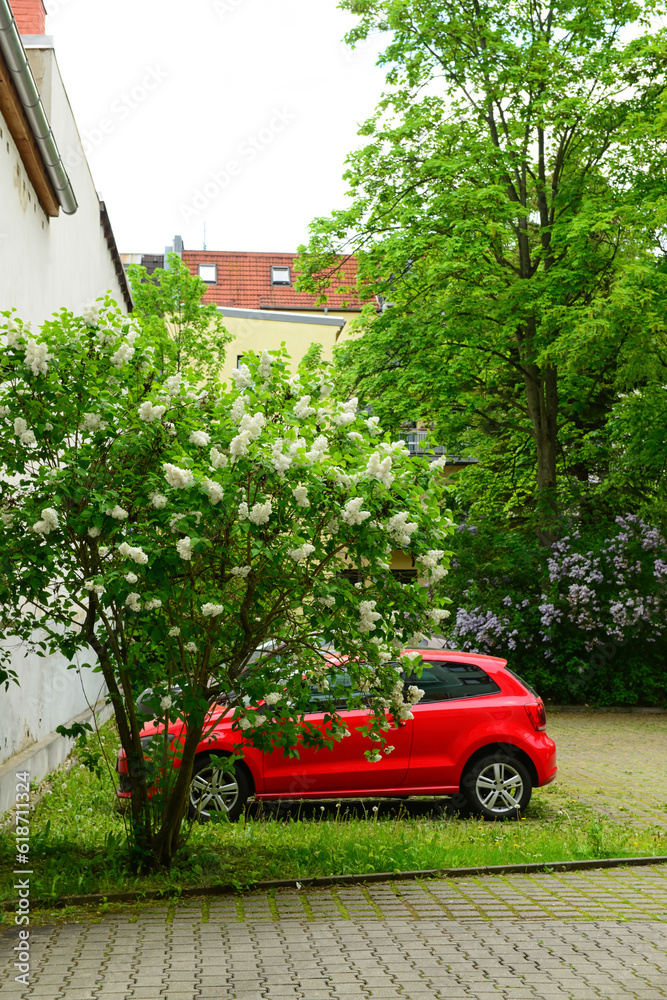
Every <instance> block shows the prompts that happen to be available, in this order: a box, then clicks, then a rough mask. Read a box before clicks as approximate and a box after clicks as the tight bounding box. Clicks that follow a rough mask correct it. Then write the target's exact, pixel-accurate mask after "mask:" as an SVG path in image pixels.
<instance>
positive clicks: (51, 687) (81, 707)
mask: <svg viewBox="0 0 667 1000" xmlns="http://www.w3.org/2000/svg"><path fill="white" fill-rule="evenodd" d="M2 645H3V647H5V648H7V647H9V649H11V651H12V661H13V662H12V667H13V669H14V670H15V671H16V673H17V674H18V677H19V681H20V686H17V685H16V684H13V683H12V684H10V686H9V689H8V690H7V691H5V690H4V688H0V764H2V763H3V762H4V761H6V760H8V759H9V758H10V757H11V756H13V755H14V754H17V753H20V752H21V751H23V750H27V749H28V748H29V747H30V746H31V745H32V744H34V743H36V742H38V741H39V740H41V739H43V738H44V737H45V736H48V735H49V734H50V733H52V732H53V731H54V730H55V728H56V726H60V725H66V724H67V723H69V722H70V721H71V720H72V719H73V718H74V717H75V716H77V715H79V714H80V713H81V712H84V711H85V710H86V708H87V707H88V705H95V704H96V702H98V701H99V700H100V698H102V697H103V695H104V694H105V691H106V689H105V687H104V681H103V679H102V675H101V674H99V673H93V671H92V669H91V668H90V667H84V666H83V664H85V663H90V664H95V663H96V659H97V658H96V656H95V654H94V652H93V651H92V650H88V654H87V655H86V654H85V653H79V654H78V655H77V658H76V661H75V662H76V663H77V665H78V666H79V668H80V669H77V670H68V669H67V666H68V662H69V661H68V660H66V659H65V657H63V656H61V655H59V654H56V655H53V656H45V657H43V658H42V657H39V656H37V655H36V654H35V653H31V652H29V653H28V655H27V656H26V655H25V653H26V648H25V647H24V646H22V644H21V641H20V640H19V639H12V638H6V639H4V640H3V641H2Z"/></svg>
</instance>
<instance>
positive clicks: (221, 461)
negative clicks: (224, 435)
mask: <svg viewBox="0 0 667 1000" xmlns="http://www.w3.org/2000/svg"><path fill="white" fill-rule="evenodd" d="M209 460H210V462H211V465H212V466H213V468H214V469H224V468H225V466H226V465H227V464H228V463H229V459H228V458H227V456H226V455H223V453H222V452H221V451H219V450H218V449H217V448H215V447H213V448H211V451H210V454H209Z"/></svg>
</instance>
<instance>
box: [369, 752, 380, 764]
mask: <svg viewBox="0 0 667 1000" xmlns="http://www.w3.org/2000/svg"><path fill="white" fill-rule="evenodd" d="M366 759H367V760H368V762H369V763H370V764H377V762H378V761H379V760H382V754H381V753H369V752H368V750H367V751H366Z"/></svg>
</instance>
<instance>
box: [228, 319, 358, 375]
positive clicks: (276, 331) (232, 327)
mask: <svg viewBox="0 0 667 1000" xmlns="http://www.w3.org/2000/svg"><path fill="white" fill-rule="evenodd" d="M358 315H359V314H358V313H352V312H350V313H343V312H335V313H334V312H330V313H328V316H329V317H340V318H341V319H345V321H346V326H345V327H343V330H342V333H341V337H344V336H346V327H347V325H348V324H349V322H350V320H352V319H355V318H356V317H357V316H358ZM222 321H223V323H224V324H225V327H226V328H227V330H228V331H229V333H231V335H232V336H233V337H234V340H233V341H232V342H231V344H228V345H227V357H226V359H225V364H224V367H223V370H222V372H221V378H222V381H223V382H227V383H228V384H229V382H230V380H231V373H232V370H233V369H234V368H236V367H237V359H238V357H239V355H241V354H245V353H246V351H255V352H261V351H277V350H279V349H280V346H281V344H282V343H283V341H284V342H285V348H286V350H287V353H288V354H289V355H290V357H291V358H292V363H293V364H292V366H293V368H296V366H297V365H298V364H299V362H300V361H301V359H302V358H303V356H304V354H305V353H306V351H307V350H308V348H309V347H310V345H311V344H321V345H322V347H323V349H324V350H323V352H322V357H323V359H324V360H325V361H331V360H332V358H333V348H334V345H335V344H336V342H337V339H336V338H337V336H338V333H339V328H338V327H336V326H333V325H332V326H329V325H328V324H327V325H325V324H321V323H290V322H283V321H278V320H273V319H254V318H253V319H248V318H241V317H238V316H225V315H224V314H223V316H222ZM338 340H339V341H340V337H338Z"/></svg>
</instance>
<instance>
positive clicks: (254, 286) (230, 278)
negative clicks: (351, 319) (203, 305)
mask: <svg viewBox="0 0 667 1000" xmlns="http://www.w3.org/2000/svg"><path fill="white" fill-rule="evenodd" d="M296 257H297V255H296V254H294V253H233V252H228V251H226V250H184V251H183V263H184V264H187V266H188V267H189V268H190V272H191V273H192V274H197V268H198V266H199V265H200V264H215V265H216V267H217V279H218V280H217V282H216V284H214V285H213V284H212V285H210V286H209V289H208V291H207V293H206V295H205V296H204V302H214V303H215V304H216V305H218V306H231V307H234V308H236V309H275V310H279V309H285V310H287V311H288V312H299V311H301V310H306V311H308V312H324V309H325V306H324V305H319V306H318V305H316V304H315V303H316V301H317V296H316V295H307V294H306V293H305V292H297V291H295V289H294V282H295V281H296V277H297V276H296V274H295V273H294V261H295V259H296ZM272 265H277V266H278V267H289V269H290V279H291V281H290V284H289V285H273V284H271V266H272ZM355 272H356V262H355V260H354V258H352V257H350V258H348V259H347V260H345V261H344V262H343V264H342V266H341V270H340V272H339V275H338V276H337V278H336V279H335V283H334V286H333V287H334V288H337V287H338V286H339V285H341V284H343V285H354V280H355ZM361 305H362V303H361V301H360V300H359V299H358V298H357V296H356V295H351V294H350V295H345V294H342V293H340V292H335V291H331V292H328V293H327V302H326V308H328V309H335V310H339V309H346V310H360V309H361Z"/></svg>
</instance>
